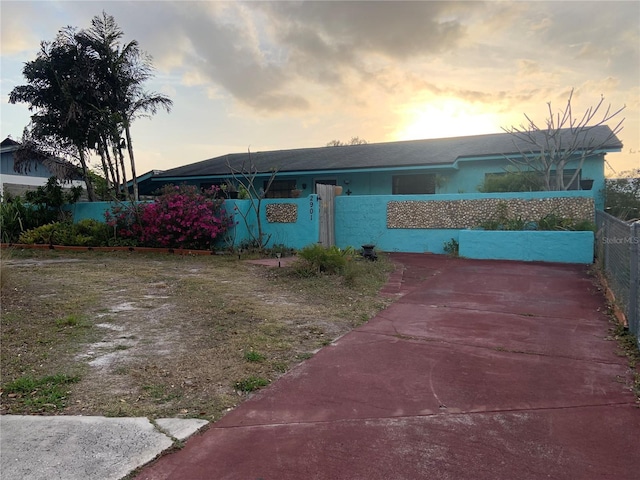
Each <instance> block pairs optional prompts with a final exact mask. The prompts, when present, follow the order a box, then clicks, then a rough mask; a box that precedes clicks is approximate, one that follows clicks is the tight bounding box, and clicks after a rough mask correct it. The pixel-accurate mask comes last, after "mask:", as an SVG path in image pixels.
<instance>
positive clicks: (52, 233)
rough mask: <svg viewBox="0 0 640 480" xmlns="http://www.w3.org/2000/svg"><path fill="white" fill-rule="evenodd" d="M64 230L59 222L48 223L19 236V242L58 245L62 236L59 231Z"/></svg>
mask: <svg viewBox="0 0 640 480" xmlns="http://www.w3.org/2000/svg"><path fill="white" fill-rule="evenodd" d="M63 228H65V227H63V224H62V223H61V222H54V223H48V224H46V225H41V226H40V227H36V228H32V229H30V230H27V231H26V232H22V233H21V234H20V238H19V240H18V241H19V242H20V243H26V244H37V245H54V244H55V245H60V244H61V243H62V242H61V241H60V240H61V238H62V237H63V236H64V235H63V234H62V233H61V230H62V229H63Z"/></svg>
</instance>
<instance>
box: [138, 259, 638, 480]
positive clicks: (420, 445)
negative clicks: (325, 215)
mask: <svg viewBox="0 0 640 480" xmlns="http://www.w3.org/2000/svg"><path fill="white" fill-rule="evenodd" d="M393 258H394V260H396V261H397V262H399V263H401V264H403V265H404V269H403V272H402V274H399V275H396V276H395V277H392V281H391V282H390V283H389V284H388V285H387V287H386V288H385V293H386V294H390V295H397V296H398V297H399V300H398V301H397V302H396V303H394V304H393V305H391V306H390V307H389V308H388V309H386V310H385V311H383V312H381V313H380V314H379V315H378V316H377V317H376V318H375V319H373V320H371V321H370V322H369V323H367V324H365V325H363V326H362V327H360V328H358V329H357V330H355V331H353V332H351V333H349V334H348V335H346V336H344V337H342V338H341V339H340V340H339V341H337V342H335V343H334V344H332V345H330V346H328V347H326V348H324V349H323V350H321V351H320V352H318V353H317V354H316V355H315V356H314V357H313V358H311V359H310V360H308V361H307V362H305V363H304V364H302V365H300V366H299V367H297V368H296V369H294V370H293V371H291V372H290V373H289V374H287V375H285V376H284V377H283V378H281V379H280V380H279V381H277V382H275V383H274V384H272V385H271V386H269V387H268V388H266V389H264V390H262V391H261V392H259V393H258V394H256V395H255V396H253V397H252V398H251V399H249V400H247V401H246V402H244V403H243V404H242V405H240V406H239V407H238V408H237V409H236V410H234V411H232V412H231V413H229V414H228V415H227V416H225V417H224V418H223V419H221V420H220V421H219V422H217V423H216V424H215V425H213V426H212V427H211V428H209V429H208V430H207V431H206V432H204V433H202V434H200V435H196V436H194V437H192V438H191V439H190V440H189V441H188V442H187V444H186V446H185V448H184V449H182V450H180V451H178V452H175V453H172V454H170V455H166V456H164V457H162V458H160V459H159V460H158V461H157V462H155V463H154V464H152V465H150V466H148V467H146V468H145V469H143V470H142V472H141V473H140V474H139V475H138V477H136V478H139V479H144V480H152V479H190V480H195V479H259V478H260V479H265V480H266V479H301V478H305V479H306V478H312V479H419V478H425V479H427V478H428V479H491V480H495V479H514V478H519V479H541V478H553V479H585V480H587V479H589V480H591V479H594V478H600V479H616V480H623V479H633V478H638V475H639V474H640V455H637V448H638V440H639V439H640V409H639V408H638V405H637V403H636V399H635V397H634V395H633V394H632V392H631V391H630V382H631V377H630V371H629V369H628V367H627V364H626V360H625V358H623V357H620V356H618V355H616V350H617V346H616V344H615V342H613V341H610V340H607V336H608V328H609V320H608V317H607V316H606V315H605V314H604V313H603V312H604V310H605V305H604V302H603V298H602V295H601V294H600V292H599V291H598V290H597V286H596V285H595V284H594V283H593V281H592V279H591V277H589V276H588V274H587V272H586V267H581V266H575V265H573V266H571V265H556V264H544V265H543V264H525V263H517V262H495V261H473V260H462V259H450V258H447V257H444V256H432V255H415V254H413V255H412V254H394V255H393Z"/></svg>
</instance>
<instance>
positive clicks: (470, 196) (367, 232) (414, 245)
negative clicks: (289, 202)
mask: <svg viewBox="0 0 640 480" xmlns="http://www.w3.org/2000/svg"><path fill="white" fill-rule="evenodd" d="M592 195H593V192H591V191H568V192H513V193H489V194H482V193H467V194H457V195H453V194H451V195H449V194H442V195H439V194H436V195H403V196H402V197H399V196H397V195H376V196H364V195H362V196H350V197H346V196H344V195H343V196H340V197H337V198H336V207H335V212H336V219H335V222H336V223H335V231H336V245H338V246H339V247H341V248H345V247H347V246H353V247H359V246H361V245H364V244H374V245H376V247H377V248H378V249H380V250H383V251H388V252H412V253H423V252H429V253H444V243H445V242H448V241H450V240H451V239H452V238H453V239H455V240H457V241H459V238H458V237H459V232H460V231H461V230H457V229H413V228H411V229H402V228H393V229H390V228H387V217H386V216H387V203H388V202H390V201H398V200H399V199H401V200H406V201H436V200H475V199H481V198H498V199H509V198H523V199H527V200H529V199H538V198H547V197H549V196H554V197H591V196H592Z"/></svg>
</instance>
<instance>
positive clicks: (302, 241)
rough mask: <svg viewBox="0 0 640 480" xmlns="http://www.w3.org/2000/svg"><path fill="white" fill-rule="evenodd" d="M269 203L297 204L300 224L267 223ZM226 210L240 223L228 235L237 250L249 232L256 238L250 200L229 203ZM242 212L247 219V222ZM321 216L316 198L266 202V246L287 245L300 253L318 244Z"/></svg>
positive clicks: (263, 210)
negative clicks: (310, 245) (305, 248)
mask: <svg viewBox="0 0 640 480" xmlns="http://www.w3.org/2000/svg"><path fill="white" fill-rule="evenodd" d="M270 203H288V204H295V205H296V206H297V208H298V215H297V221H296V222H295V223H276V222H273V223H270V222H269V221H268V219H267V205H269V204H270ZM225 208H226V209H227V212H229V213H231V214H233V215H234V220H235V222H236V223H237V224H236V226H235V227H234V230H233V231H231V232H229V235H228V237H229V238H231V239H233V244H234V245H236V246H238V245H240V244H241V243H242V242H243V241H244V240H247V239H250V238H251V236H250V235H249V233H248V231H249V229H251V230H252V231H253V232H254V236H257V232H258V226H257V222H256V220H255V214H254V213H253V212H252V211H251V201H250V200H226V201H225ZM236 208H237V209H236ZM240 212H242V213H243V214H244V215H245V216H246V217H247V221H246V222H245V221H244V220H243V218H242V215H241V214H240ZM319 214H320V213H319V208H318V196H317V195H309V196H308V197H305V198H287V199H280V200H270V199H265V200H263V201H262V205H261V207H260V219H261V223H262V230H263V232H264V234H265V238H266V237H268V238H269V241H268V242H267V244H266V246H267V247H271V246H273V245H285V246H287V247H289V248H295V249H300V248H302V247H304V246H306V245H309V244H311V243H316V242H317V241H318V238H319V235H320V224H319V222H318V218H319Z"/></svg>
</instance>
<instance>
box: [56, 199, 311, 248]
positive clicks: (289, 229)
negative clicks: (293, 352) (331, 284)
mask: <svg viewBox="0 0 640 480" xmlns="http://www.w3.org/2000/svg"><path fill="white" fill-rule="evenodd" d="M283 202H284V203H293V204H296V205H297V207H298V217H297V222H295V223H270V222H269V221H268V220H267V214H266V208H267V207H266V206H267V205H268V204H269V203H283ZM112 205H113V204H112V203H110V202H79V203H76V204H74V205H68V206H67V210H68V211H70V212H72V214H73V221H74V222H79V221H80V220H84V219H87V218H91V219H95V220H99V221H101V222H104V220H105V218H104V213H105V212H106V211H107V210H108V209H110V208H111V207H112ZM236 207H237V210H236ZM224 208H225V210H226V211H227V213H229V214H231V215H233V217H234V221H235V222H236V226H235V227H234V228H233V229H232V230H231V231H229V232H228V234H227V235H226V237H225V238H224V239H219V241H218V245H219V246H220V247H224V246H228V245H225V243H226V242H229V241H230V242H232V243H233V244H234V245H236V246H238V245H240V243H241V242H242V241H244V240H247V239H249V238H251V237H250V235H249V234H248V228H251V229H252V230H253V231H254V232H255V234H256V235H257V222H256V221H255V215H253V214H249V215H248V216H247V219H248V220H247V222H246V223H245V222H244V220H243V219H242V215H241V212H242V213H244V214H245V215H246V214H247V213H249V212H250V210H251V205H250V201H249V200H226V201H225V203H224ZM260 210H261V221H262V228H263V231H264V233H265V236H269V238H270V239H269V242H268V243H267V246H272V245H274V244H284V245H286V246H287V247H290V248H295V249H300V248H302V247H304V246H306V245H309V244H310V243H315V242H317V241H318V238H319V235H320V232H319V228H320V227H319V222H318V217H319V209H318V196H317V195H310V196H309V197H306V198H288V199H281V200H263V201H262V206H261V208H260ZM247 224H248V225H247Z"/></svg>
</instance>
